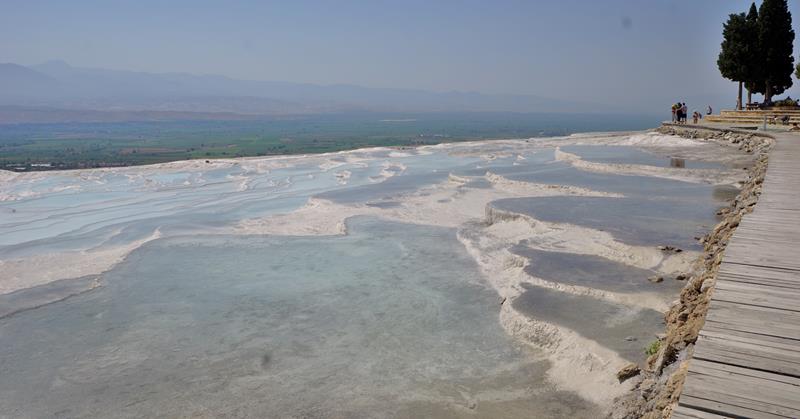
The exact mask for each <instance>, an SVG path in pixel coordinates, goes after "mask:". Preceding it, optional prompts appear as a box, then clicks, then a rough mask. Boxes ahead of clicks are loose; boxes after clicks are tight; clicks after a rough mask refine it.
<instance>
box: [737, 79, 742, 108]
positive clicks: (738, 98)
mask: <svg viewBox="0 0 800 419" xmlns="http://www.w3.org/2000/svg"><path fill="white" fill-rule="evenodd" d="M736 110H737V111H741V110H742V82H739V95H738V96H736Z"/></svg>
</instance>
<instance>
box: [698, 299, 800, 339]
mask: <svg viewBox="0 0 800 419" xmlns="http://www.w3.org/2000/svg"><path fill="white" fill-rule="evenodd" d="M712 305H713V309H711V310H709V312H708V314H707V315H706V322H711V323H716V324H717V326H718V327H720V328H723V329H732V330H740V331H747V332H751V333H756V334H763V335H771V336H781V337H785V338H789V339H795V340H800V327H798V326H797V325H799V324H800V313H797V312H792V311H785V310H776V309H772V308H769V307H760V306H745V305H741V304H736V303H730V302H727V301H718V300H714V301H712ZM799 343H800V342H799Z"/></svg>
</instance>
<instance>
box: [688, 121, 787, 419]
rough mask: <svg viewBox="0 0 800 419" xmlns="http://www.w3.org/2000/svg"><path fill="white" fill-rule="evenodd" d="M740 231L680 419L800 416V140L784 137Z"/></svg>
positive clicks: (731, 247)
mask: <svg viewBox="0 0 800 419" xmlns="http://www.w3.org/2000/svg"><path fill="white" fill-rule="evenodd" d="M774 136H775V138H776V140H777V141H776V145H775V147H773V149H772V151H771V152H770V156H769V166H768V168H767V175H766V179H765V181H764V187H763V189H762V194H761V197H760V199H759V201H758V204H757V205H756V207H755V210H754V211H753V212H752V213H751V214H748V215H746V216H745V217H744V218H743V220H742V222H741V224H740V225H739V227H738V228H737V229H736V231H735V233H734V235H733V237H732V238H731V241H730V243H729V244H728V247H727V249H726V250H725V254H724V258H723V262H722V264H721V266H720V270H719V275H718V277H717V283H716V287H715V289H714V291H713V294H712V299H711V304H710V308H709V311H708V315H707V317H706V323H705V326H704V327H703V330H702V331H701V332H700V336H699V338H698V339H697V345H696V346H695V351H694V357H693V358H692V360H691V361H690V363H689V373H688V375H687V377H686V382H685V384H684V388H683V393H682V394H681V397H680V400H679V403H678V406H677V407H676V409H675V411H674V412H673V414H672V417H673V418H719V417H729V418H741V417H745V418H800V246H798V244H800V135H794V134H789V133H776V134H774Z"/></svg>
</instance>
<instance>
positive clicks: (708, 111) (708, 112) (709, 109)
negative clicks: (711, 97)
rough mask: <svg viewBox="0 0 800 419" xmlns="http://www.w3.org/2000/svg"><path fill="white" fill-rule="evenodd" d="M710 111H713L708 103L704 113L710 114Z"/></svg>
mask: <svg viewBox="0 0 800 419" xmlns="http://www.w3.org/2000/svg"><path fill="white" fill-rule="evenodd" d="M712 112H714V111H713V110H711V105H708V109H706V115H711V113H712Z"/></svg>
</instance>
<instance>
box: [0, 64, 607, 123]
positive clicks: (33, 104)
mask: <svg viewBox="0 0 800 419" xmlns="http://www.w3.org/2000/svg"><path fill="white" fill-rule="evenodd" d="M348 111H380V112H473V111H474V112H558V113H564V112H567V113H586V112H595V113H608V112H614V111H617V109H614V108H612V107H609V106H607V105H597V104H589V103H579V102H572V101H565V100H558V99H548V98H542V97H538V96H531V95H493V94H482V93H475V92H429V91H423V90H412V89H389V88H367V87H361V86H354V85H345V84H337V85H315V84H307V83H289V82H273V81H254V80H236V79H232V78H228V77H224V76H215V75H193V74H186V73H144V72H133V71H119V70H106V69H99V68H79V67H72V66H70V65H68V64H67V63H65V62H63V61H48V62H46V63H43V64H39V65H34V66H27V67H26V66H22V65H19V64H12V63H6V64H0V123H14V122H64V121H83V120H87V121H88V120H91V121H103V120H113V121H117V120H121V119H122V120H160V119H172V118H178V119H192V118H197V119H241V118H247V119H249V118H252V117H256V116H266V115H293V114H311V113H327V112H348Z"/></svg>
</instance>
